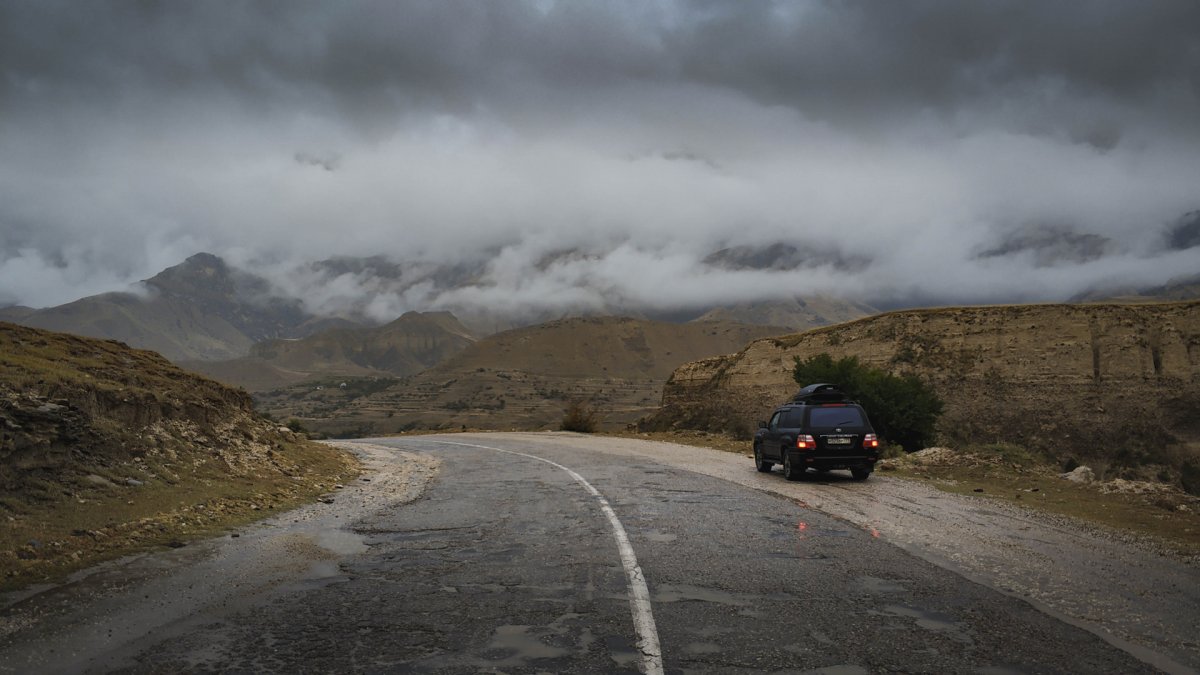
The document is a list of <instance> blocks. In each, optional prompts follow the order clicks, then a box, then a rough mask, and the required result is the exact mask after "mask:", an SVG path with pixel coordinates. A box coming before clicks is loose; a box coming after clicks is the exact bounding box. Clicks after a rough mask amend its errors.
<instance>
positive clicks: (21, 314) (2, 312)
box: [0, 305, 37, 322]
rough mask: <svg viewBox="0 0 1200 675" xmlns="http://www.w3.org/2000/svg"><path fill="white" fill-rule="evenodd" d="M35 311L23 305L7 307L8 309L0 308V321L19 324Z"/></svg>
mask: <svg viewBox="0 0 1200 675" xmlns="http://www.w3.org/2000/svg"><path fill="white" fill-rule="evenodd" d="M36 311H37V310H36V309H34V308H32V307H26V306H24V305H9V306H8V307H0V321H11V322H20V320H21V319H24V318H25V317H27V316H29V315H30V314H33V313H34V312H36Z"/></svg>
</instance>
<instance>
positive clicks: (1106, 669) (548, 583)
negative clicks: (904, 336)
mask: <svg viewBox="0 0 1200 675" xmlns="http://www.w3.org/2000/svg"><path fill="white" fill-rule="evenodd" d="M439 441H453V442H467V443H476V444H479V445H487V446H491V447H494V448H500V449H506V450H511V451H516V452H522V453H528V454H532V455H536V456H538V457H542V458H544V459H547V460H551V461H553V462H557V463H558V464H561V465H563V466H565V467H568V468H570V469H572V470H574V471H576V472H578V473H579V474H580V475H581V476H582V477H584V478H585V479H586V480H587V481H588V482H589V483H591V484H592V485H593V486H595V488H596V489H597V490H598V491H599V492H600V493H601V494H602V495H603V496H604V498H606V499H607V501H608V503H609V504H611V507H612V509H613V511H614V512H615V513H616V515H617V517H618V518H619V519H620V521H621V523H622V524H623V526H624V529H625V531H626V532H627V533H628V537H629V541H630V543H631V544H632V547H633V549H634V552H635V553H636V556H637V563H638V564H639V565H640V567H641V570H642V571H643V573H644V576H645V579H646V582H647V585H648V587H649V592H650V599H651V605H652V610H653V614H654V622H655V624H656V626H657V635H658V637H659V641H660V643H661V647H662V662H663V666H664V669H665V671H666V672H669V673H686V672H731V673H736V672H815V673H826V674H830V675H838V674H840V675H852V674H855V673H875V672H954V673H988V674H1005V673H1062V672H1088V673H1137V672H1156V669H1155V668H1154V667H1153V666H1151V665H1150V664H1148V663H1147V662H1146V661H1145V660H1142V659H1139V658H1135V656H1134V655H1132V654H1131V653H1129V652H1128V651H1126V650H1123V649H1119V648H1117V647H1116V646H1113V644H1110V642H1109V641H1106V640H1103V639H1101V638H1100V637H1098V636H1097V635H1096V634H1095V633H1094V632H1091V631H1088V630H1084V629H1082V628H1080V627H1077V626H1075V625H1072V624H1071V623H1068V622H1065V621H1063V620H1060V619H1059V618H1055V616H1053V615H1052V614H1050V613H1047V612H1044V611H1041V610H1039V609H1037V608H1036V607H1034V606H1033V605H1032V604H1030V603H1029V602H1026V601H1025V600H1024V599H1022V598H1020V597H1016V596H1015V595H1014V594H1013V593H1012V592H1006V593H1002V592H999V591H997V590H993V588H990V587H989V586H988V585H985V584H982V583H977V582H976V581H971V580H969V579H968V578H967V576H964V575H963V574H960V573H957V572H954V571H949V570H947V569H946V567H945V566H942V565H939V564H935V563H934V562H931V561H930V560H932V559H933V558H932V557H931V556H918V555H914V554H913V553H911V552H909V550H905V548H902V547H900V546H897V545H896V542H893V541H890V540H889V536H888V533H887V531H886V528H885V529H884V531H883V532H881V531H880V528H879V527H875V526H873V525H871V524H870V523H868V524H867V525H863V524H862V523H859V522H856V521H855V520H854V519H853V518H846V517H845V516H844V515H843V517H841V518H839V517H835V516H833V515H829V514H828V513H825V512H823V511H821V510H818V508H817V507H815V506H814V504H813V502H814V501H819V499H818V498H817V497H814V498H812V499H800V498H796V497H791V496H789V495H788V494H780V492H781V491H779V490H764V489H761V488H758V487H754V486H747V485H744V484H742V482H739V481H735V480H730V479H727V478H723V477H718V476H714V475H706V473H704V472H697V471H693V470H688V469H685V468H683V467H682V466H680V465H679V462H678V461H677V460H678V458H679V457H682V456H685V455H687V453H691V455H690V456H691V457H693V462H694V463H695V464H696V465H697V466H696V467H690V468H702V467H700V466H699V465H702V464H705V463H706V462H707V463H708V464H710V465H711V466H708V467H707V469H706V470H707V473H719V471H717V469H714V468H713V466H717V465H720V467H725V468H720V471H725V470H729V471H736V470H737V469H736V468H734V467H735V465H734V464H732V463H730V464H728V465H726V464H725V462H732V461H734V460H737V461H738V462H739V463H740V464H744V472H745V473H746V475H747V476H750V478H747V480H753V481H758V480H765V481H772V482H776V483H778V484H781V485H785V486H787V490H790V489H791V488H792V487H793V486H795V487H796V488H797V489H799V490H803V489H804V488H805V487H806V484H798V485H797V484H788V483H786V482H785V481H783V479H782V478H781V477H779V476H757V475H755V473H754V469H753V466H752V463H751V462H750V460H748V459H744V458H739V457H736V456H728V455H727V456H726V457H724V458H721V457H716V456H715V455H709V454H705V453H706V452H707V451H702V450H701V449H695V448H692V449H687V450H682V449H672V450H670V451H664V450H663V448H662V447H659V446H663V445H664V444H656V443H646V442H642V441H636V440H628V439H590V438H586V437H579V436H574V435H568V434H471V435H459V434H456V435H453V436H443V437H433V436H427V437H418V436H413V437H400V438H392V439H373V440H371V441H370V443H371V444H373V445H366V444H364V445H360V446H358V447H359V448H360V451H361V452H363V453H364V456H365V458H366V460H367V465H368V467H369V469H370V471H371V473H368V474H367V475H366V477H367V478H368V480H367V481H363V482H360V483H359V484H356V485H354V486H347V489H346V490H345V491H344V492H343V493H341V494H339V495H338V497H337V498H336V499H335V500H334V503H333V504H316V505H313V506H311V507H306V509H302V510H300V511H298V512H293V513H291V514H286V515H285V516H284V517H283V518H279V519H276V520H275V521H272V522H269V523H267V524H264V525H262V526H260V527H258V528H254V529H252V530H251V531H247V532H244V533H242V536H241V537H239V538H237V539H229V538H224V539H221V540H214V541H213V542H210V543H209V544H207V545H206V546H199V547H189V549H192V550H190V551H189V550H186V549H181V550H180V551H171V552H167V553H163V554H156V555H154V556H143V557H141V558H139V559H136V560H133V561H125V562H123V563H120V564H115V565H111V566H108V567H106V568H104V569H101V570H96V571H94V572H93V573H91V574H87V575H82V576H81V578H79V579H76V580H75V581H73V582H71V583H68V584H65V585H63V586H62V587H58V588H55V589H47V590H44V591H42V592H40V593H37V594H34V595H31V596H29V597H26V598H23V599H20V600H18V601H16V602H11V601H10V602H9V603H8V604H7V606H5V608H4V609H3V610H0V672H81V671H83V672H87V671H91V672H129V673H160V672H418V673H420V672H427V673H460V672H481V671H482V672H506V673H535V672H556V673H585V672H586V673H591V672H638V670H639V669H640V668H641V667H642V655H641V654H640V653H639V651H638V649H637V646H636V641H637V635H636V634H635V630H634V624H633V620H632V618H631V611H630V601H629V587H628V583H627V577H626V573H625V570H624V569H623V567H622V562H621V559H620V557H619V554H618V548H617V544H616V542H615V541H614V538H613V531H612V529H611V528H610V525H609V523H608V521H607V520H606V519H605V517H604V515H603V514H602V513H601V509H600V506H599V505H598V503H597V499H596V498H595V497H594V496H592V495H591V494H589V493H588V492H587V491H586V490H585V489H584V488H583V487H582V486H581V485H580V484H579V483H578V482H576V480H575V479H573V478H572V477H571V476H570V475H569V474H567V473H566V472H564V471H563V470H562V469H560V468H557V467H555V466H552V465H549V464H546V463H544V462H539V461H536V460H533V459H529V458H524V457H519V456H514V455H511V454H504V453H501V452H496V451H494V450H487V449H483V448H475V447H464V446H461V445H447V444H444V443H441V442H439ZM714 463H715V464H714ZM400 467H406V468H403V469H402V468H400ZM413 467H416V468H413ZM739 475H740V474H739ZM886 484H887V482H886V481H878V482H877V481H876V479H874V478H873V479H872V480H870V481H867V482H866V483H854V484H852V485H853V487H854V489H857V490H861V491H863V493H864V494H869V491H871V490H872V489H879V486H882V485H886ZM764 485H768V484H767V483H764ZM782 492H786V490H784V491H782ZM817 492H819V490H818V491H817ZM834 506H836V504H835V505H834ZM830 510H832V511H837V509H836V508H831V509H830ZM873 518H874V517H873ZM874 520H878V519H874ZM880 522H885V521H882V520H881V521H880ZM908 548H909V549H910V550H911V548H912V547H911V546H910V547H908ZM927 558H928V559H927ZM1192 611H1193V612H1194V611H1195V608H1194V607H1193V608H1192ZM1185 620H1186V618H1185ZM1192 625H1195V624H1194V623H1193V624H1192ZM1141 656H1142V658H1143V659H1144V658H1145V654H1141ZM1185 656H1186V654H1185ZM1163 663H1166V664H1167V665H1166V667H1167V669H1168V670H1179V671H1180V672H1187V670H1186V668H1187V667H1188V666H1187V665H1182V666H1181V665H1179V663H1178V662H1176V661H1171V660H1170V659H1169V658H1168V659H1167V660H1166V661H1163V662H1159V664H1158V665H1160V666H1162V665H1163Z"/></svg>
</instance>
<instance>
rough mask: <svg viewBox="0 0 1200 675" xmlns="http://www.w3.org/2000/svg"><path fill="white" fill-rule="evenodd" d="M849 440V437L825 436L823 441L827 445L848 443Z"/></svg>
mask: <svg viewBox="0 0 1200 675" xmlns="http://www.w3.org/2000/svg"><path fill="white" fill-rule="evenodd" d="M851 440H852V439H849V438H826V439H825V442H826V443H828V444H829V445H850V442H851Z"/></svg>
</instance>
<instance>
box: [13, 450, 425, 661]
mask: <svg viewBox="0 0 1200 675" xmlns="http://www.w3.org/2000/svg"><path fill="white" fill-rule="evenodd" d="M334 445H337V446H338V447H342V448H345V449H347V450H350V451H352V452H354V453H355V454H356V455H357V456H358V458H359V459H360V461H361V462H362V464H363V469H364V471H363V473H362V475H361V476H360V477H359V479H358V480H356V481H355V482H354V483H350V484H347V485H345V486H344V487H343V488H342V489H340V490H338V491H337V492H336V494H335V495H333V496H332V497H329V498H326V499H325V500H324V501H321V502H317V503H315V504H309V505H307V506H303V507H301V508H298V509H295V510H292V511H288V512H286V513H282V514H280V515H278V516H275V517H273V518H271V519H269V520H264V521H260V522H259V523H256V524H253V525H250V526H247V527H244V528H242V529H240V530H239V531H237V532H234V533H232V534H229V535H225V536H221V537H216V538H212V539H207V540H204V541H201V542H198V543H195V544H192V545H189V546H187V547H184V548H179V549H175V550H168V551H158V552H153V553H150V554H141V555H136V556H130V557H126V558H122V559H120V560H114V561H111V562H108V563H104V564H102V565H99V566H96V567H91V568H88V569H86V570H83V571H81V572H78V573H76V574H74V575H73V576H72V577H71V578H70V579H69V580H68V581H66V582H65V583H61V584H56V585H52V586H40V587H34V588H29V589H25V590H24V591H20V592H13V593H7V594H3V595H0V673H5V672H12V673H18V672H80V671H83V670H88V669H90V670H101V671H103V670H109V669H112V668H116V667H120V665H121V663H122V662H121V659H122V656H123V655H124V654H127V653H132V651H133V650H135V649H136V647H137V645H138V644H139V643H140V642H141V641H143V640H145V639H146V638H145V636H146V635H148V634H150V633H151V632H152V631H154V632H155V633H157V634H158V636H159V637H160V638H161V636H162V634H163V633H164V632H165V633H169V634H175V633H181V632H184V631H186V630H188V628H189V626H191V625H194V623H195V622H197V621H206V620H214V618H215V617H219V616H221V615H222V614H225V613H228V612H233V611H237V610H238V609H239V608H241V607H245V606H248V604H250V603H252V602H253V601H256V600H259V599H261V598H262V597H263V596H265V595H267V594H269V593H271V592H272V591H274V590H276V589H279V588H282V587H290V586H294V585H295V584H315V585H321V584H326V583H332V582H333V581H336V580H337V579H339V578H340V577H339V574H340V572H339V571H338V566H337V560H338V559H339V558H340V557H342V556H345V555H351V554H354V553H358V552H361V551H365V550H366V545H365V544H364V543H363V541H362V537H361V536H359V535H357V534H355V533H354V532H353V531H351V530H350V529H349V527H350V525H351V524H352V523H353V522H354V521H355V520H357V519H359V518H361V517H363V516H365V515H367V514H370V513H374V512H376V511H379V510H381V509H384V508H386V507H389V506H394V505H397V504H404V503H408V502H411V501H413V500H415V499H417V498H419V497H420V495H421V494H422V492H423V491H424V489H425V486H426V485H427V484H428V482H429V481H430V480H431V479H432V478H433V477H434V476H435V475H436V474H437V471H438V465H439V463H438V461H437V460H436V459H434V458H432V457H428V456H425V455H418V454H413V453H406V452H400V451H397V450H395V449H391V448H382V447H380V446H373V445H368V444H362V443H353V444H351V443H335V444H334ZM34 634H36V636H37V639H36V640H31V639H29V637H30V636H31V635H34ZM68 636H69V639H67V638H68ZM9 645H16V646H11V647H10V646H9Z"/></svg>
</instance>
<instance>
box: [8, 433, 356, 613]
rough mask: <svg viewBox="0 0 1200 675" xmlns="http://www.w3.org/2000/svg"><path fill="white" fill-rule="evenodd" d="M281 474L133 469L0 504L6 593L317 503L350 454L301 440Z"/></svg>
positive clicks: (344, 474) (286, 453)
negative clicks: (107, 561)
mask: <svg viewBox="0 0 1200 675" xmlns="http://www.w3.org/2000/svg"><path fill="white" fill-rule="evenodd" d="M274 456H275V457H274V459H275V460H276V467H277V469H278V470H275V471H260V472H254V473H248V474H244V475H232V474H231V473H230V472H228V471H227V470H225V469H224V468H223V467H222V466H221V465H220V464H219V463H215V462H214V463H206V464H201V465H199V466H187V465H178V464H176V465H172V464H171V463H169V462H165V461H164V462H160V463H149V462H129V463H127V464H124V465H116V466H108V467H102V468H96V469H95V470H94V471H92V472H90V473H85V470H86V467H76V468H77V469H79V471H73V472H71V473H72V475H73V478H71V479H70V480H69V481H65V482H53V483H52V482H49V481H47V482H46V484H45V485H42V486H40V488H41V489H40V490H37V491H36V492H34V491H30V492H28V493H26V494H24V495H20V496H17V495H6V496H5V497H4V498H3V499H2V500H0V590H12V589H15V588H19V587H22V586H26V585H28V584H30V583H47V582H54V581H57V580H60V579H62V578H63V577H65V576H66V575H68V574H70V573H71V572H74V571H76V570H79V569H83V568H85V567H88V566H91V565H94V564H96V563H98V562H102V561H104V560H109V559H113V558H118V557H121V556H125V555H129V554H132V553H139V552H142V551H147V550H152V549H156V548H161V547H165V546H171V547H178V546H182V545H185V544H186V543H187V542H189V541H194V540H196V539H200V538H203V537H208V536H212V535H214V534H218V533H221V532H225V531H228V530H229V529H231V528H235V527H238V526H241V525H245V524H247V523H250V522H253V521H256V520H261V519H263V518H266V517H268V516H272V515H275V514H276V513H279V512H281V511H285V510H287V509H290V508H294V507H296V506H299V505H302V504H306V503H309V502H312V501H313V500H314V499H315V498H316V497H317V496H318V495H320V494H322V493H325V492H330V491H332V490H334V489H335V486H337V485H339V484H343V483H345V482H346V481H349V480H351V479H353V478H354V477H355V476H357V475H358V473H359V464H358V462H357V460H356V459H354V457H353V456H352V455H350V454H349V453H347V452H345V451H344V450H338V449H336V448H332V447H328V446H324V445H320V444H317V443H311V442H307V441H297V442H294V443H289V444H287V445H285V446H283V447H282V448H280V449H279V450H277V451H274Z"/></svg>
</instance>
